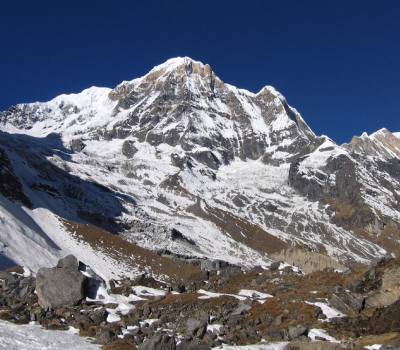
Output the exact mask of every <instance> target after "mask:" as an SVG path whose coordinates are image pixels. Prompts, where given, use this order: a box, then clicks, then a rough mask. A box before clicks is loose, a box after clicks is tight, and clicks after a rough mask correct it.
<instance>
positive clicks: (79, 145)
mask: <svg viewBox="0 0 400 350" xmlns="http://www.w3.org/2000/svg"><path fill="white" fill-rule="evenodd" d="M70 147H71V150H72V151H73V152H80V151H82V150H83V149H84V148H85V147H86V145H85V143H84V142H83V141H82V140H81V139H73V140H71V142H70Z"/></svg>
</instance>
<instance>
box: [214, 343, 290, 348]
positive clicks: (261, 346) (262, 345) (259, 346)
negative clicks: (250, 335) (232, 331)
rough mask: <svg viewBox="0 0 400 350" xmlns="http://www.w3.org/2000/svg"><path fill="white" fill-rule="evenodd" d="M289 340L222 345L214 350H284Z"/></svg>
mask: <svg viewBox="0 0 400 350" xmlns="http://www.w3.org/2000/svg"><path fill="white" fill-rule="evenodd" d="M287 344H288V343H287V342H278V343H269V344H254V345H239V346H235V345H222V346H219V347H215V348H213V350H283V349H285V347H286V345H287Z"/></svg>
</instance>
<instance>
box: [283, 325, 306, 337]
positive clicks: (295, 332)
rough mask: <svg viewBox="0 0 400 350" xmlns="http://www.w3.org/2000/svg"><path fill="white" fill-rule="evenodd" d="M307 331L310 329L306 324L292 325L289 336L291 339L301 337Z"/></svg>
mask: <svg viewBox="0 0 400 350" xmlns="http://www.w3.org/2000/svg"><path fill="white" fill-rule="evenodd" d="M307 331H308V329H307V327H304V326H291V327H289V329H288V337H289V339H290V340H293V339H296V338H298V337H301V336H302V335H305V334H306V333H307Z"/></svg>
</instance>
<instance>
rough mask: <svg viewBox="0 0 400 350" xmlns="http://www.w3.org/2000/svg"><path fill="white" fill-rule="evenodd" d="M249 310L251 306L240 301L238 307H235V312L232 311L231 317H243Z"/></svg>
mask: <svg viewBox="0 0 400 350" xmlns="http://www.w3.org/2000/svg"><path fill="white" fill-rule="evenodd" d="M250 309H251V306H250V305H248V304H246V303H244V302H243V301H241V302H240V303H239V305H238V306H237V307H236V309H235V310H233V312H232V315H233V316H236V315H243V314H245V313H246V312H247V311H249V310H250Z"/></svg>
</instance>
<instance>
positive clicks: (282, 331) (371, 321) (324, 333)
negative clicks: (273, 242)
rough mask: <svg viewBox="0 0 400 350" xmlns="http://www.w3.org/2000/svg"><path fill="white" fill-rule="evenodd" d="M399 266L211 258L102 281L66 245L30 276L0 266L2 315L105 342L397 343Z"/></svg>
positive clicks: (167, 345)
mask: <svg viewBox="0 0 400 350" xmlns="http://www.w3.org/2000/svg"><path fill="white" fill-rule="evenodd" d="M21 272H22V271H21ZM399 276H400V262H399V261H397V260H395V259H384V260H381V261H379V262H377V263H376V264H374V266H372V267H370V268H360V269H357V270H353V271H349V270H348V271H346V272H335V271H334V270H333V269H325V270H323V271H314V272H312V273H309V274H303V273H301V272H299V271H298V269H297V268H294V267H292V266H289V265H287V264H284V263H276V264H273V265H272V266H271V267H270V269H268V270H264V269H262V268H254V269H252V270H249V271H246V272H243V271H242V270H241V269H240V268H237V267H234V266H229V265H224V264H218V263H214V264H203V266H198V271H197V272H196V273H194V274H193V275H192V276H190V278H188V279H186V280H185V281H180V282H176V281H170V282H160V281H157V280H155V279H153V278H152V277H150V276H147V275H142V276H140V277H138V278H136V279H134V280H132V279H124V280H119V281H116V280H111V281H107V283H105V282H106V281H103V280H101V279H100V278H99V277H98V276H96V275H94V274H93V273H92V272H90V269H89V268H88V267H87V266H85V265H84V264H82V263H78V261H77V260H76V258H75V257H73V256H72V255H70V256H67V257H65V258H64V259H62V260H60V261H59V262H58V264H57V266H56V267H54V268H43V269H40V270H39V272H38V274H37V276H36V278H35V277H32V276H26V274H25V275H24V274H21V273H20V271H14V272H10V271H3V272H1V273H0V318H1V319H4V320H8V321H11V322H14V323H17V324H24V323H29V322H30V323H36V324H40V325H41V326H42V327H44V328H46V329H51V330H65V331H67V330H71V329H76V330H77V332H79V334H80V335H81V336H85V337H90V338H92V339H93V342H94V343H97V344H101V345H102V346H103V349H136V348H137V349H142V350H144V349H146V350H150V349H152V350H154V349H183V350H185V349H211V348H219V347H220V346H222V345H223V344H224V345H225V346H227V345H244V344H247V345H249V344H259V346H260V347H259V349H263V347H262V344H270V345H271V344H275V345H274V346H280V348H282V349H288V350H289V349H299V350H300V349H334V350H336V349H369V348H368V346H372V345H375V346H376V347H375V348H377V349H378V348H380V349H398V348H399V347H396V344H397V345H400V318H399V313H400V279H399ZM35 290H36V292H35ZM378 344H379V345H380V346H381V347H378ZM265 346H266V345H265ZM271 346H272V345H271Z"/></svg>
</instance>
